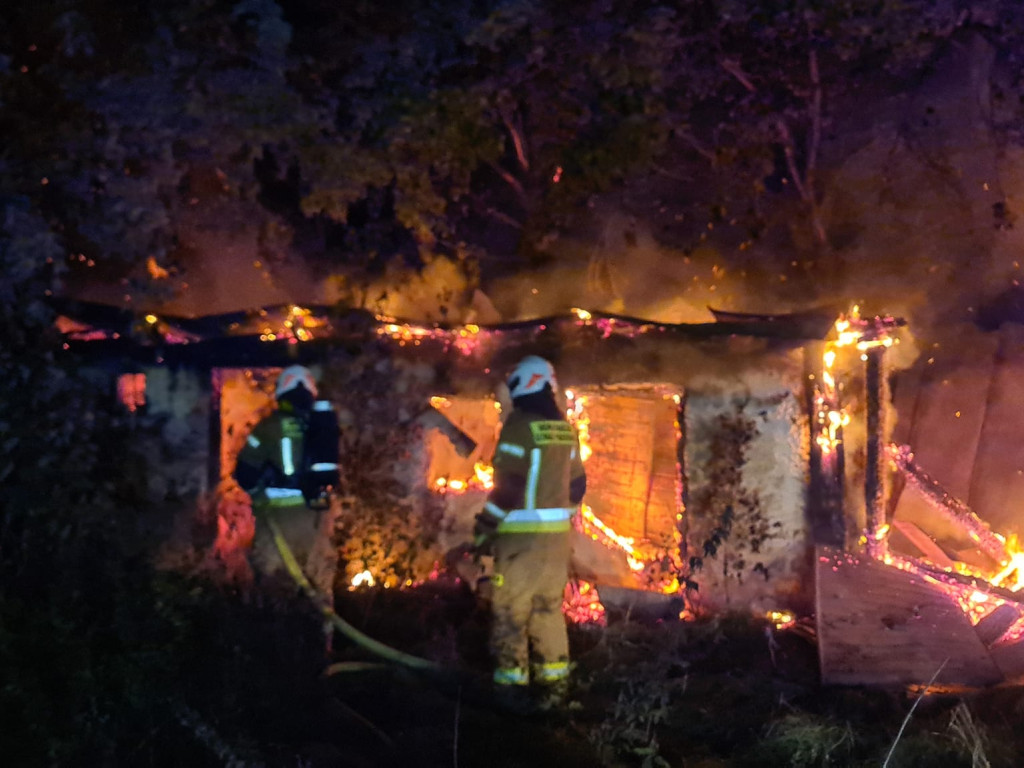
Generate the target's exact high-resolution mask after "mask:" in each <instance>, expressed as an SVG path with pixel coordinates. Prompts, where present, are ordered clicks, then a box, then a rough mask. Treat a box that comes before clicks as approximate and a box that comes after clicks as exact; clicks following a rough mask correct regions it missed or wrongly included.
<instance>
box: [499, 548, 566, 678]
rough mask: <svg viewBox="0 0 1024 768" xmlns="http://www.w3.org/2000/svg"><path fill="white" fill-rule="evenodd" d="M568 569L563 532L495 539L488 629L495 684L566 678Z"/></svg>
mask: <svg viewBox="0 0 1024 768" xmlns="http://www.w3.org/2000/svg"><path fill="white" fill-rule="evenodd" d="M568 571H569V533H568V532H567V531H562V532H557V533H500V534H498V536H497V537H496V539H495V542H494V578H493V579H492V582H493V585H494V596H493V598H492V610H493V625H492V628H491V652H492V653H493V655H494V659H495V670H494V681H495V682H496V683H498V684H502V685H527V684H528V683H530V682H531V681H532V682H535V683H554V682H557V681H560V680H564V679H566V678H567V677H568V674H569V640H568V635H567V632H566V627H565V618H564V616H563V615H562V599H563V594H564V591H565V583H566V581H567V580H568Z"/></svg>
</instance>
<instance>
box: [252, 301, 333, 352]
mask: <svg viewBox="0 0 1024 768" xmlns="http://www.w3.org/2000/svg"><path fill="white" fill-rule="evenodd" d="M261 314H263V315H264V317H266V315H265V314H264V313H261ZM326 326H327V321H326V320H324V319H323V318H319V317H317V316H316V315H314V314H313V312H312V311H311V310H308V309H306V308H304V307H300V306H297V305H292V306H290V307H289V308H288V314H287V315H286V316H285V317H284V318H283V319H281V321H280V325H279V326H278V327H276V328H275V327H274V326H272V325H269V324H268V325H264V326H263V329H262V330H261V332H260V341H278V340H279V339H280V340H286V341H287V342H288V343H289V344H298V343H299V342H300V341H309V340H311V339H313V338H315V331H316V329H320V328H324V327H326Z"/></svg>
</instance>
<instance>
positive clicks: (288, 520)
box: [234, 400, 339, 588]
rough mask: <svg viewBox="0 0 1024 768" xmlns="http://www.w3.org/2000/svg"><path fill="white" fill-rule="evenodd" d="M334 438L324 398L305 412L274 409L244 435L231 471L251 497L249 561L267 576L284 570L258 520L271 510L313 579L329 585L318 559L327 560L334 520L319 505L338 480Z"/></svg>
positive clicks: (333, 423) (335, 425)
mask: <svg viewBox="0 0 1024 768" xmlns="http://www.w3.org/2000/svg"><path fill="white" fill-rule="evenodd" d="M338 439H339V430H338V422H337V416H336V414H335V412H334V409H333V407H332V406H331V404H330V402H328V401H326V400H321V401H317V402H316V403H315V404H314V406H313V410H312V412H311V413H306V414H303V413H297V412H295V411H292V410H288V409H286V408H279V409H278V410H276V411H274V412H273V413H271V414H269V415H268V416H267V417H266V418H264V419H263V420H261V421H260V422H259V423H258V424H256V426H255V427H254V428H253V430H252V432H251V433H250V434H249V436H248V437H247V438H246V441H245V444H244V445H243V447H242V449H241V450H240V451H239V453H238V458H237V463H236V467H235V472H234V476H235V479H236V480H237V481H238V484H239V485H240V486H241V487H242V488H243V490H245V491H246V492H247V493H249V495H250V496H251V498H252V502H253V514H254V515H255V516H256V534H255V537H254V540H253V546H252V552H251V555H250V560H251V562H252V565H253V567H254V568H255V569H256V570H257V571H258V572H259V573H261V574H263V575H272V574H275V573H277V572H279V571H282V570H283V569H284V563H283V561H282V560H281V557H280V554H279V553H278V551H277V546H276V545H275V544H274V540H273V535H272V533H271V532H270V531H269V529H268V527H267V525H266V524H265V521H264V520H263V518H265V517H266V515H267V514H269V513H273V514H274V519H275V520H276V521H277V523H278V525H279V527H280V528H281V530H282V533H283V534H284V537H285V539H286V540H287V542H288V545H289V547H291V549H292V551H293V552H294V553H295V556H296V559H297V560H298V561H299V563H300V564H302V565H304V566H306V567H307V570H309V571H311V573H310V576H311V577H313V581H314V583H317V582H319V583H318V586H320V587H321V588H329V587H330V586H331V585H330V584H329V583H328V578H329V579H330V580H331V581H333V568H332V567H331V565H330V563H327V564H324V563H321V562H320V560H322V559H323V558H327V559H328V560H329V561H330V560H331V559H332V552H331V551H329V550H333V547H332V545H331V535H332V533H333V531H332V530H327V528H328V525H330V528H333V523H332V522H331V521H330V516H329V515H323V514H321V510H323V509H325V508H326V507H327V494H328V490H329V488H330V487H331V486H336V485H337V482H338V480H337V478H338V463H337V461H338ZM335 559H336V558H335ZM321 571H324V573H323V574H320V572H321ZM327 571H329V572H330V573H329V575H328V573H327ZM318 575H320V577H319V578H318Z"/></svg>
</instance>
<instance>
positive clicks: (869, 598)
mask: <svg viewBox="0 0 1024 768" xmlns="http://www.w3.org/2000/svg"><path fill="white" fill-rule="evenodd" d="M815 554H816V563H815V575H816V585H815V590H816V603H817V606H816V607H817V619H818V654H819V660H820V663H821V677H822V682H824V683H826V684H839V685H881V686H888V685H892V686H897V685H900V686H902V685H914V684H922V683H926V682H928V681H929V680H931V679H932V676H933V675H935V674H936V671H938V670H939V669H940V668H941V671H940V672H939V673H938V676H937V677H936V678H935V684H936V685H940V686H951V685H952V686H971V687H982V686H987V685H994V684H996V683H999V682H1001V681H1002V680H1003V674H1002V673H1001V672H1000V670H999V668H998V667H997V666H996V664H995V662H994V661H993V660H992V658H991V656H989V653H988V651H987V650H986V648H985V646H984V644H983V643H982V642H981V640H980V639H979V638H978V635H977V633H976V632H975V631H974V628H973V627H972V626H971V624H970V621H969V620H968V618H967V617H966V616H965V615H964V612H963V610H962V609H961V608H960V607H959V605H957V604H956V602H955V601H954V600H953V599H952V598H951V597H950V596H949V595H947V594H945V593H944V592H943V591H942V590H941V589H939V588H937V587H935V586H934V585H932V584H929V583H927V582H925V581H924V579H922V578H921V577H920V576H917V575H914V574H912V573H907V572H904V571H901V570H899V569H898V568H894V567H891V566H887V565H884V564H883V563H880V562H878V561H877V560H873V559H871V558H868V557H866V556H858V555H852V554H849V553H844V552H842V551H840V550H837V549H833V548H831V547H819V548H818V550H817V552H816V553H815Z"/></svg>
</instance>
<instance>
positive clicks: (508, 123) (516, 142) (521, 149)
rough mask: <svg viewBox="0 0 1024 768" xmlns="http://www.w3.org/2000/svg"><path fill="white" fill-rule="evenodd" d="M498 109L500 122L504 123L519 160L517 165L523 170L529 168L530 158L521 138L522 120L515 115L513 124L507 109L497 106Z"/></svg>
mask: <svg viewBox="0 0 1024 768" xmlns="http://www.w3.org/2000/svg"><path fill="white" fill-rule="evenodd" d="M498 111H499V113H500V114H501V122H503V123H504V124H505V129H506V130H507V131H508V133H509V135H510V136H511V137H512V145H513V146H514V147H515V150H516V160H518V161H519V165H520V167H521V168H522V169H523V170H524V171H528V170H530V159H529V158H528V157H527V156H526V142H525V141H524V140H523V121H522V120H521V119H520V118H519V116H518V115H516V118H515V124H513V120H512V117H511V116H510V115H509V110H508V108H506V107H504V106H502V107H499V109H498Z"/></svg>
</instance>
